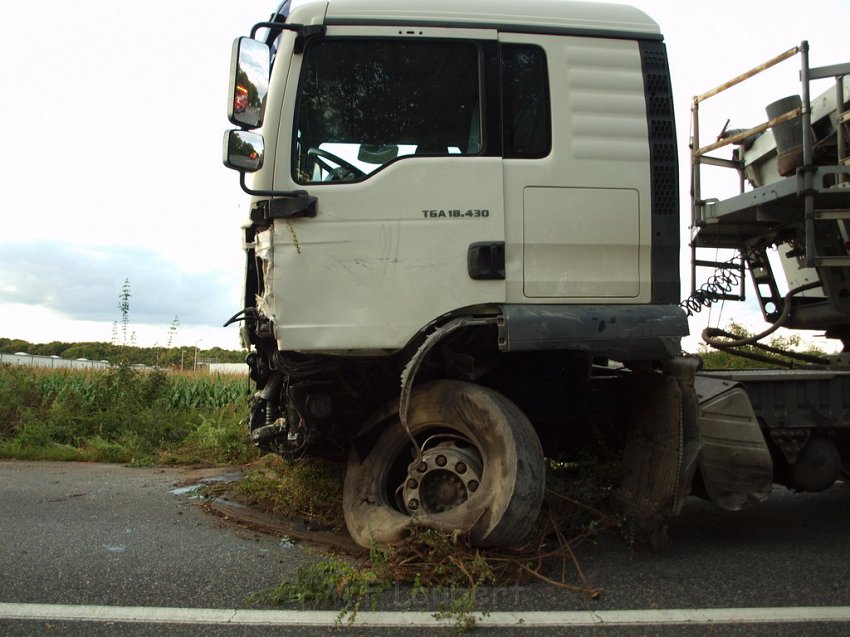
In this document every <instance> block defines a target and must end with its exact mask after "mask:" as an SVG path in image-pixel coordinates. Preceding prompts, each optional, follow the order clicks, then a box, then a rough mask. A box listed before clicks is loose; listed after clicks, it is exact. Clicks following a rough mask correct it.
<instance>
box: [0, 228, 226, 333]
mask: <svg viewBox="0 0 850 637" xmlns="http://www.w3.org/2000/svg"><path fill="white" fill-rule="evenodd" d="M240 276H241V273H240V272H238V271H236V272H230V271H223V270H212V271H207V272H187V271H185V269H182V268H181V267H179V266H178V265H176V264H175V263H173V262H171V261H170V260H168V259H167V258H166V257H164V256H163V255H161V254H159V253H158V252H155V251H153V250H149V249H147V248H142V247H134V246H113V245H109V246H102V245H101V246H92V245H88V246H82V245H69V244H64V243H62V242H59V241H52V240H51V241H38V240H31V241H17V242H9V241H0V304H12V303H17V304H24V305H30V306H40V307H45V308H49V309H51V310H54V311H56V312H58V313H60V314H62V315H64V316H65V317H67V318H70V319H75V320H88V321H116V320H117V321H120V319H121V311H120V310H119V307H118V306H119V295H120V293H121V288H122V286H123V284H124V280H125V279H128V280H129V282H130V294H131V298H130V311H129V318H130V321H131V322H133V323H154V324H166V325H167V324H168V323H170V322H171V320H172V319H173V318H174V316H175V315H177V316H179V317H180V321H181V323H183V324H184V325H188V324H195V325H221V324H222V323H223V322H224V321H225V320H226V319H227V318H228V317H230V316H231V315H232V314H234V313H235V312H236V311H237V310H238V309H240V306H239V285H240V283H239V280H240Z"/></svg>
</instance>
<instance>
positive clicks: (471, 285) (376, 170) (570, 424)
mask: <svg viewBox="0 0 850 637" xmlns="http://www.w3.org/2000/svg"><path fill="white" fill-rule="evenodd" d="M785 58H794V59H797V60H799V61H800V68H801V82H800V86H801V91H800V94H799V95H795V96H793V97H792V98H789V99H788V100H786V101H782V102H781V103H780V104H779V105H775V104H774V105H771V108H772V110H773V112H772V114H771V113H770V111H769V114H768V117H769V119H768V121H766V122H765V123H764V124H762V125H759V126H755V127H753V128H748V129H746V130H739V131H724V133H723V134H722V135H721V137H720V138H719V139H718V141H717V142H712V143H710V144H707V145H705V146H702V147H701V146H700V143H702V142H701V141H700V136H699V126H700V122H699V113H700V111H699V105H700V103H701V102H702V101H704V100H706V99H709V98H710V97H711V96H713V95H714V94H716V93H717V92H719V91H720V90H722V89H724V88H726V87H727V85H724V86H723V87H719V88H718V89H716V90H715V91H710V92H708V93H706V94H705V95H702V96H699V97H698V98H695V99H694V108H693V115H692V117H693V133H692V135H693V138H692V152H691V156H692V166H691V175H690V181H691V182H692V187H691V189H692V195H693V197H692V200H693V205H692V210H691V214H690V219H689V220H687V219H686V220H685V221H683V220H682V219H681V217H680V211H679V207H680V205H679V192H680V176H679V170H678V163H679V162H678V148H677V141H676V125H677V124H676V121H675V119H674V113H673V100H672V94H671V82H670V74H669V70H668V63H667V53H666V49H665V44H664V40H663V37H662V35H661V32H660V30H659V27H658V25H657V24H656V23H655V22H654V21H652V20H651V19H650V18H649V17H648V16H646V15H645V14H644V13H643V12H641V11H639V10H637V9H634V8H631V7H627V6H620V5H609V4H593V3H584V2H568V1H566V0H524V1H523V2H522V3H518V2H509V1H507V0H463V1H459V0H451V1H450V0H428V1H427V2H426V1H425V0H404V1H401V0H313V1H305V2H300V3H298V4H296V5H295V6H291V3H290V2H288V1H287V2H284V3H283V4H282V5H281V6H280V7H279V8H278V9H277V10H276V11H275V12H274V13H273V14H272V15H271V17H270V18H269V19H268V20H267V21H264V22H259V23H258V24H256V25H255V26H254V27H253V29H252V30H251V32H250V36H248V37H240V38H237V39H236V41H235V42H234V47H233V61H232V65H231V77H230V94H229V99H228V117H229V119H230V121H231V122H232V123H233V124H234V125H235V126H236V127H238V128H236V129H233V130H229V131H227V132H226V133H225V137H224V163H225V165H226V166H228V167H229V168H233V169H235V170H237V171H238V172H239V176H240V185H241V187H242V189H243V190H244V191H245V193H247V195H248V196H249V197H250V204H249V205H250V219H249V220H248V221H247V223H246V225H245V226H244V247H245V254H246V271H245V294H244V305H243V309H242V310H241V311H240V312H238V313H237V314H235V315H234V317H233V318H232V319H231V320H230V321H229V322H228V323H234V322H240V323H241V336H242V339H243V344H244V346H245V347H246V348H248V349H249V350H250V354H249V355H248V364H249V366H250V372H251V378H252V381H253V382H254V383H255V384H256V393H255V395H254V398H253V400H252V403H251V408H250V415H249V422H250V436H251V439H252V440H253V442H254V443H255V444H256V445H257V446H258V447H259V448H260V449H263V450H265V451H268V452H273V453H277V454H280V455H281V456H284V457H287V458H298V457H326V458H334V459H338V460H339V461H341V462H346V463H347V469H346V476H345V483H344V494H343V501H344V512H345V519H346V523H347V525H348V529H349V531H350V532H351V535H352V537H353V538H354V539H355V540H356V541H357V542H358V543H360V544H361V545H364V546H368V545H370V544H371V543H372V542H379V543H381V542H392V541H395V540H398V539H400V538H402V537H404V535H405V534H406V533H407V532H408V528H409V527H410V525H411V523H412V522H416V523H417V524H420V525H423V526H425V527H430V528H436V529H444V530H453V531H457V532H459V533H462V534H465V535H466V536H467V537H468V538H469V540H470V541H471V542H472V543H474V544H477V545H481V546H508V545H516V544H519V543H521V542H522V541H523V540H524V539H525V538H526V537H527V536H528V535H529V533H530V532H531V531H532V529H533V528H534V525H535V519H536V517H537V514H538V512H539V510H540V507H541V503H542V500H543V495H544V489H545V475H546V462H547V458H548V459H569V458H573V457H575V455H576V454H577V453H579V452H580V451H581V450H582V449H586V448H588V447H589V446H591V445H593V444H594V442H595V441H596V440H597V439H598V438H599V437H603V438H604V437H611V438H612V439H617V440H619V441H620V443H621V445H622V453H623V474H624V478H623V481H622V484H621V485H620V486H619V487H618V489H617V490H616V492H615V494H614V497H615V499H616V501H617V504H618V506H619V507H620V508H621V509H622V510H623V511H625V512H626V513H628V514H630V515H633V516H636V517H637V518H638V519H639V520H640V521H641V522H642V523H643V524H644V526H646V527H648V528H653V527H659V526H660V525H661V524H663V521H664V520H666V519H669V518H670V517H671V516H675V515H676V513H677V512H678V511H679V510H680V509H681V507H682V504H683V502H684V499H685V498H686V497H687V496H688V495H689V494H691V493H699V494H701V495H704V496H705V497H708V498H710V499H711V500H713V501H714V502H716V503H717V504H718V505H720V506H723V507H726V508H729V509H736V508H740V507H742V506H745V505H747V504H751V503H754V502H757V501H759V500H760V499H763V498H764V497H766V496H767V494H768V493H769V492H770V490H771V487H772V485H773V484H774V483H781V484H786V485H789V486H790V487H792V488H794V489H798V490H820V489H824V488H826V487H828V486H829V485H831V484H832V483H833V482H834V481H835V480H836V479H838V478H839V476H840V474H841V472H842V470H846V469H847V467H848V463H850V372H848V371H842V370H846V369H847V366H846V363H847V356H846V354H841V355H837V356H833V357H830V358H829V359H820V358H818V359H811V358H810V359H807V360H805V361H800V362H797V363H795V366H796V367H798V369H790V370H769V371H738V372H734V373H733V372H723V373H720V372H703V371H699V370H698V364H699V361H698V360H697V359H695V358H694V357H688V356H684V355H683V354H682V351H681V339H682V338H683V337H684V336H686V335H687V334H688V329H689V328H688V314H689V312H693V311H695V310H696V309H698V308H699V307H702V306H704V305H707V304H711V303H712V302H715V301H718V300H726V301H731V300H732V299H737V300H743V296H744V283H743V282H744V278H745V274H746V272H747V271H749V273H750V276H751V278H752V280H753V282H754V284H755V289H756V296H757V298H758V301H759V303H760V305H761V308H762V311H763V314H764V317H765V319H766V321H767V322H768V323H770V324H771V326H772V327H771V329H775V328H778V327H787V328H792V329H802V330H817V331H821V332H824V331H825V332H826V334H827V336H829V337H831V338H834V339H837V340H838V341H840V342H841V343H842V346H843V350H844V351H845V352H846V351H847V349H848V345H850V255H848V248H850V228H849V227H848V220H850V187H849V186H848V182H850V168H848V138H847V122H848V112H847V100H848V90H847V87H845V85H844V83H843V81H842V78H843V75H844V74H845V73H848V72H850V65H836V66H834V67H822V68H820V69H813V68H810V67H809V64H808V47H807V45H806V43H803V44H802V45H801V46H799V47H795V48H794V49H792V50H790V51H788V52H787V53H785V54H782V55H781V56H779V57H777V58H774V59H772V60H770V61H769V63H767V64H765V65H763V67H764V68H766V67H767V66H772V65H773V64H778V63H779V62H781V61H782V60H784V59H785ZM761 68H762V67H759V68H756V69H753V71H751V72H750V73H749V74H746V75H745V76H740V77H738V78H735V80H733V81H732V82H730V83H728V86H731V85H732V84H736V83H739V82H742V81H745V80H746V78H747V77H748V76H749V75H752V74H755V73H756V72H757V71H758V70H760V69H761ZM821 78H832V82H833V83H834V85H835V86H834V88H830V89H829V90H828V91H827V92H826V93H824V94H823V96H821V97H818V98H816V99H813V98H811V97H810V95H809V83H810V82H811V81H813V80H816V79H821ZM725 151H730V152H728V153H726V152H725ZM717 152H721V153H725V154H728V155H729V157H720V156H718V155H717V154H716V153H717ZM712 153H714V154H712ZM706 166H712V167H720V168H724V169H726V170H728V171H730V173H731V174H733V175H736V179H739V181H740V190H739V192H737V193H736V194H734V195H733V196H731V197H726V198H718V197H711V196H709V195H710V193H704V192H703V189H704V188H703V186H702V182H701V174H702V170H703V169H704V168H705V167H706ZM683 223H685V224H688V225H689V226H690V244H691V251H692V254H693V263H694V266H693V268H692V269H693V273H694V274H695V275H696V274H697V273H698V272H702V271H704V270H705V269H706V268H708V269H709V274H708V275H707V277H706V283H704V284H698V283H694V284H693V285H692V293H691V295H690V296H689V298H688V299H686V300H685V301H682V300H681V296H682V294H681V290H680V288H681V285H680V254H681V245H680V244H681V243H682V241H681V239H680V236H681V235H682V234H683ZM719 253H723V254H727V255H729V256H726V257H724V258H719V257H718V256H717V254H719ZM705 254H710V256H709V257H706V256H705ZM705 338H706V339H707V340H708V341H709V342H711V343H713V344H716V345H718V346H720V347H724V348H727V349H728V348H733V347H736V346H741V345H750V341H746V342H742V339H737V340H736V339H734V338H730V337H729V336H728V335H724V334H718V333H715V332H712V333H708V334H706V335H705ZM747 349H748V350H752V347H748V348H747ZM784 360H785V359H784ZM842 366H843V367H842Z"/></svg>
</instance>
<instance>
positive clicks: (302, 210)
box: [251, 190, 317, 225]
mask: <svg viewBox="0 0 850 637" xmlns="http://www.w3.org/2000/svg"><path fill="white" fill-rule="evenodd" d="M316 201H317V200H316V198H315V197H311V196H310V195H308V194H307V192H306V191H304V190H296V191H294V192H293V193H291V196H288V197H285V198H283V199H266V200H264V201H258V202H256V203H255V204H254V205H253V206H252V207H251V222H252V223H254V224H255V225H266V224H268V223H269V222H270V221H272V220H273V219H304V218H311V217H315V216H316Z"/></svg>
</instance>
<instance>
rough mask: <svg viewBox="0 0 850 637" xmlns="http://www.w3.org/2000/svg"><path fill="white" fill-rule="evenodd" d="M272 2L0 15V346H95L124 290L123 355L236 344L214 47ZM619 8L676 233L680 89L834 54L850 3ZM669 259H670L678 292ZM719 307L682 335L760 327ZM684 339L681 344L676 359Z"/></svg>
mask: <svg viewBox="0 0 850 637" xmlns="http://www.w3.org/2000/svg"><path fill="white" fill-rule="evenodd" d="M276 4H277V0H239V1H238V2H220V1H217V0H148V1H147V2H144V3H125V2H120V3H116V2H110V1H108V0H75V1H74V2H67V1H61V2H60V1H57V0H41V1H35V2H29V3H18V4H15V5H14V8H12V5H9V8H7V9H6V11H4V16H3V19H2V20H0V60H2V61H0V70H1V71H2V73H0V77H2V78H3V89H2V99H0V121H2V122H3V124H4V126H3V133H2V137H3V141H4V143H3V152H2V153H0V180H2V182H0V183H2V191H0V337H6V338H20V339H24V340H28V341H31V342H48V341H53V340H60V341H109V340H110V339H111V337H112V331H113V323H114V322H118V323H120V322H121V319H122V314H121V311H120V309H119V295H120V293H121V288H122V285H123V284H124V281H125V280H128V281H129V284H130V291H131V298H130V310H129V314H128V318H129V323H130V330H131V332H133V333H135V337H136V338H135V341H136V343H137V344H139V345H144V346H153V345H159V346H164V345H165V344H166V342H167V340H168V335H169V326H170V325H171V323H172V321H173V320H174V317H175V316H177V317H178V319H179V322H180V326H179V328H178V330H177V333H176V335H175V337H174V341H173V343H172V344H173V345H192V346H195V345H198V346H200V347H201V348H209V347H213V346H218V347H223V348H226V349H238V348H239V346H240V344H239V337H238V329H237V327H236V326H230V327H228V328H223V327H221V325H222V324H223V323H224V322H225V321H226V320H227V319H228V318H229V317H230V316H231V315H233V314H234V313H236V312H237V311H238V310H240V309H241V307H242V302H241V296H242V277H243V269H244V265H243V258H244V257H243V252H242V235H241V230H240V227H241V225H242V224H243V222H244V220H245V218H246V217H247V197H246V196H245V195H243V194H242V192H241V190H240V188H239V185H238V175H237V174H236V173H235V172H233V171H230V170H227V169H226V168H224V166H223V165H222V163H221V145H222V141H221V140H222V134H223V131H224V130H225V129H226V128H229V127H230V125H229V124H228V122H227V120H226V99H227V89H228V87H227V84H228V73H229V66H230V50H231V44H232V42H233V39H234V38H235V37H237V36H239V35H247V33H248V31H249V30H250V27H251V26H252V25H253V24H254V23H256V22H260V21H264V20H265V19H267V18H268V16H269V14H270V13H271V11H272V10H273V9H274V8H275V6H276ZM517 4H521V0H517ZM626 4H632V5H633V6H636V7H638V8H640V9H643V10H644V11H646V12H647V13H648V14H649V15H650V16H651V17H653V18H654V19H655V20H656V22H658V23H659V24H660V25H661V29H662V32H663V33H664V35H665V40H666V42H667V49H668V55H669V59H670V68H671V74H672V77H673V91H674V99H675V108H676V116H677V122H678V137H679V147H680V170H681V191H682V219H683V227H684V226H685V225H687V218H688V199H687V188H688V181H689V180H688V177H687V170H688V155H687V142H688V135H689V115H690V103H691V97H692V96H693V95H696V94H700V93H702V92H704V91H706V90H707V89H709V88H713V87H714V86H716V85H718V84H720V83H722V82H724V81H726V80H728V79H730V78H731V77H733V76H735V75H737V74H739V73H741V72H743V71H746V70H748V69H749V68H751V67H753V66H756V65H757V64H760V63H762V62H764V61H766V60H767V59H768V58H771V57H773V56H774V55H777V54H779V53H781V52H783V51H785V50H787V49H789V48H791V47H793V46H795V45H797V44H799V43H800V42H801V41H802V40H804V39H805V40H808V41H809V44H810V47H811V65H812V66H821V65H828V64H836V63H841V62H847V61H850V48H848V47H847V46H846V45H844V46H842V44H841V43H842V42H846V27H847V24H850V0H812V2H810V3H808V4H807V5H803V4H802V3H800V2H799V0H796V1H790V0H735V1H730V0H700V1H695V0H633V1H632V2H626ZM804 6H808V7H810V8H809V9H805V8H803V7H804ZM815 9H816V10H815ZM798 68H799V64H798V62H796V61H791V62H786V63H784V64H783V65H782V67H780V69H777V70H776V74H775V75H774V74H771V75H769V76H768V77H767V78H766V80H765V82H764V83H763V87H764V92H763V93H758V94H755V99H753V97H752V94H747V93H746V92H744V93H738V92H737V91H736V92H734V93H733V92H730V96H729V97H728V100H729V101H728V105H729V108H728V109H727V108H726V106H725V104H726V103H719V104H718V107H717V108H718V110H717V113H709V112H708V106H707V107H706V110H705V117H706V121H707V122H708V126H707V127H706V129H705V130H714V128H712V122H713V121H715V120H716V122H717V123H716V125H715V126H716V131H715V132H719V131H720V129H721V127H722V126H723V123H724V122H725V120H726V118H727V117H730V116H732V111H733V110H734V112H735V114H738V113H740V120H739V119H733V121H732V123H731V125H730V127H732V128H740V127H746V126H750V125H753V124H756V123H760V122H762V121H764V119H765V117H764V110H763V108H764V105H765V104H767V103H768V102H770V101H772V100H773V99H777V98H780V97H783V96H785V95H787V94H790V93H793V92H796V91H797V89H798V86H799V85H798V84H797V83H796V75H797V70H798ZM822 82H823V81H821V83H816V84H814V85H813V91H812V92H813V95H816V94H818V93H820V92H822V91H823V90H826V88H827V87H828V86H829V84H828V83H826V84H823V83H822ZM724 99H726V98H724ZM712 118H714V119H712ZM686 240H687V239H686V235H683V246H684V245H685V243H686ZM683 253H684V251H683ZM686 264H687V259H686V257H685V256H683V270H682V278H683V298H684V296H686V295H687V292H688V290H689V286H690V283H689V269H688V268H687V267H686ZM735 305H737V307H735V306H734V305H731V304H727V306H726V307H725V308H724V313H723V314H721V313H720V312H719V311H718V310H712V312H711V314H710V316H709V313H708V312H703V313H702V314H700V315H698V316H697V317H696V318H695V319H693V320H692V321H691V331H692V333H695V334H698V333H699V332H700V331H701V330H702V328H703V327H705V326H706V324H707V323H708V322H709V321H710V322H711V323H712V324H713V325H716V324H720V325H725V324H727V323H728V321H729V320H730V319H732V318H734V319H736V320H738V321H743V322H744V323H745V324H748V325H749V324H751V325H752V327H753V329H755V330H761V329H763V328H764V327H766V326H765V324H764V323H763V322H761V319H760V315H759V314H758V309H757V306H755V304H754V303H752V302H748V303H747V304H735ZM696 342H697V339H695V338H691V339H688V340H687V341H686V344H687V345H688V346H689V348H690V349H691V351H693V349H695V344H696Z"/></svg>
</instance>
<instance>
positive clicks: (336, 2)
mask: <svg viewBox="0 0 850 637" xmlns="http://www.w3.org/2000/svg"><path fill="white" fill-rule="evenodd" d="M322 11H324V14H325V15H324V19H323V20H322V19H321V18H319V16H318V15H317V13H320V12H322ZM302 16H303V18H308V16H309V17H310V18H312V20H309V19H308V20H304V21H305V22H306V21H310V22H313V23H316V22H319V23H321V22H324V24H327V25H397V26H432V27H462V28H482V29H485V28H486V29H497V30H499V31H507V32H517V33H542V34H558V35H592V36H597V37H626V38H638V39H651V40H660V39H662V38H661V32H660V30H659V27H658V25H657V24H656V23H655V21H653V20H652V19H651V18H650V17H649V16H647V15H646V14H645V13H644V12H643V11H640V10H639V9H636V8H634V7H630V6H626V5H619V4H603V3H596V2H573V1H572V0H320V1H317V2H307V3H303V4H300V5H298V6H296V8H294V9H293V11H292V15H291V17H290V19H291V21H293V22H297V21H301V20H303V18H302ZM317 18H319V19H318V20H317Z"/></svg>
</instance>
